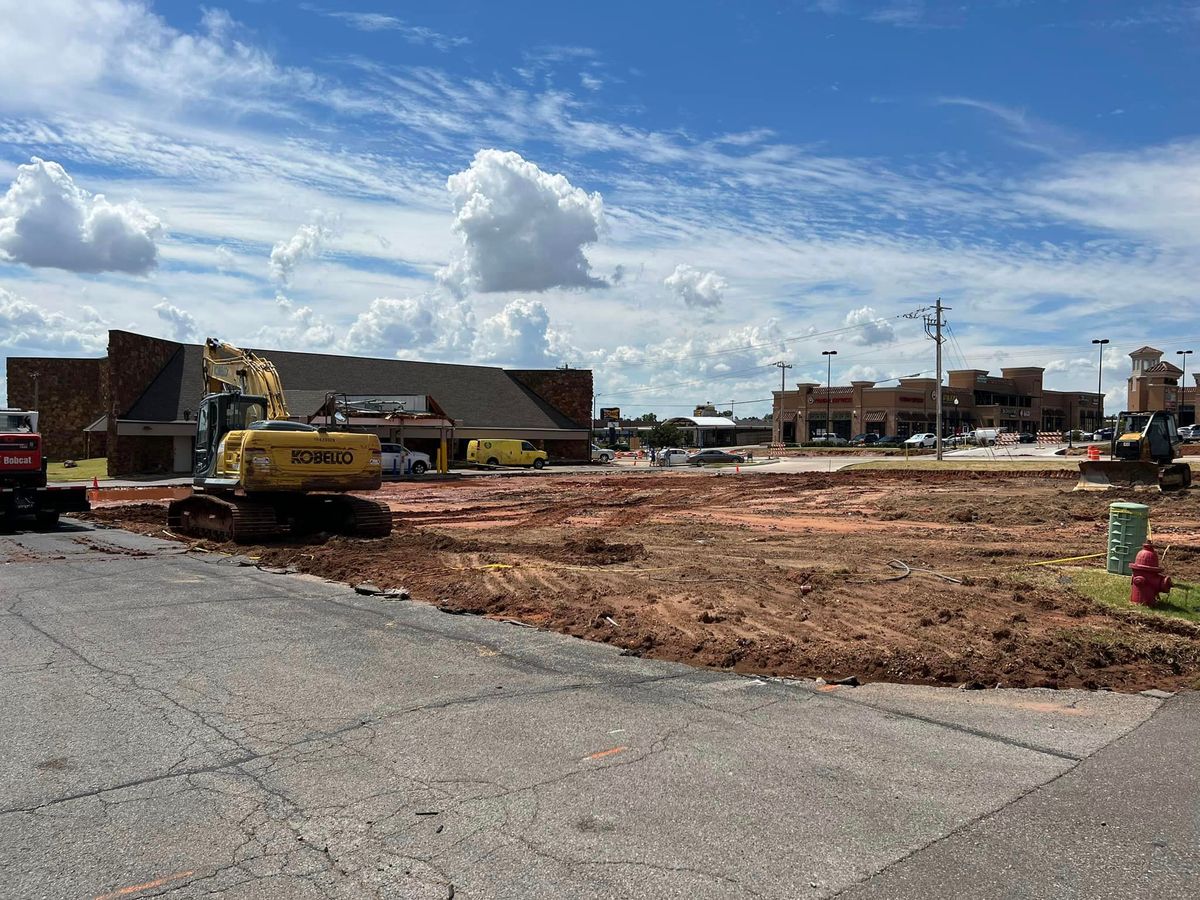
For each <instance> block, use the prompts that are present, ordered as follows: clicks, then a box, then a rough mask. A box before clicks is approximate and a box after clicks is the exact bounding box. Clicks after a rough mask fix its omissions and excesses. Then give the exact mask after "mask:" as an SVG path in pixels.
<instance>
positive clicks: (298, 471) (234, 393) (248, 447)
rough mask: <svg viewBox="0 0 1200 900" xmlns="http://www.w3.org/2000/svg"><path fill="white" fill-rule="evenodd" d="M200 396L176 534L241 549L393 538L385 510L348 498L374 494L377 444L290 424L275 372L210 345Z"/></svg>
mask: <svg viewBox="0 0 1200 900" xmlns="http://www.w3.org/2000/svg"><path fill="white" fill-rule="evenodd" d="M204 390H205V391H206V395H205V397H204V399H203V400H201V401H200V408H199V409H198V410H197V413H196V450H195V457H194V469H193V473H192V474H193V480H192V484H193V492H192V496H190V497H186V498H184V499H182V500H176V501H174V502H172V503H171V505H170V507H169V508H168V510H167V522H168V524H169V526H170V528H171V529H172V530H173V531H176V532H178V533H180V534H186V535H191V536H194V537H207V538H213V539H215V540H220V541H236V542H238V543H252V542H255V541H261V540H269V539H271V538H276V537H282V536H287V535H304V534H312V533H316V532H327V533H334V534H345V535H357V536H360V537H384V536H386V535H388V534H390V533H391V531H392V516H391V512H390V511H389V509H388V507H387V505H386V504H383V503H378V502H376V501H374V500H367V499H364V498H362V497H354V496H351V495H350V494H349V493H347V492H348V491H374V490H378V489H379V486H380V484H381V482H382V474H383V466H382V456H381V453H380V446H379V438H378V437H377V436H376V435H373V434H352V433H347V432H334V431H329V430H327V429H325V428H315V427H313V426H312V425H306V424H304V423H302V422H292V421H290V420H289V417H288V408H287V401H286V400H285V399H284V396H283V387H282V385H281V384H280V381H279V373H278V372H276V371H275V366H274V365H273V364H272V363H271V362H270V361H269V360H267V359H263V358H262V357H260V356H258V355H256V354H254V353H252V352H250V351H248V350H241V349H239V348H237V347H234V346H233V345H232V344H227V343H224V342H222V341H218V340H214V339H213V338H209V339H208V340H207V341H205V343H204Z"/></svg>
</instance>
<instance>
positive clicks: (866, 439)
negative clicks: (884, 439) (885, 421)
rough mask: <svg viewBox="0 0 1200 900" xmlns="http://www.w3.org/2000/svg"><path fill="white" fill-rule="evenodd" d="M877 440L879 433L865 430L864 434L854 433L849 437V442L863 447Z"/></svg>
mask: <svg viewBox="0 0 1200 900" xmlns="http://www.w3.org/2000/svg"><path fill="white" fill-rule="evenodd" d="M878 441H879V435H877V434H872V433H870V432H867V433H866V434H856V435H855V436H854V437H852V438H850V443H851V444H858V445H860V446H864V447H865V446H867V445H868V444H875V443H878Z"/></svg>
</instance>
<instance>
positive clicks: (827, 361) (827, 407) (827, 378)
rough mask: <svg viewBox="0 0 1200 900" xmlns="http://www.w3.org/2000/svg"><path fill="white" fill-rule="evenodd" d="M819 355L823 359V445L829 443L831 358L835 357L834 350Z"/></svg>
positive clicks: (831, 407) (831, 415)
mask: <svg viewBox="0 0 1200 900" xmlns="http://www.w3.org/2000/svg"><path fill="white" fill-rule="evenodd" d="M821 355H822V356H823V357H825V443H827V444H828V443H829V427H830V422H832V421H833V382H832V380H831V379H832V373H833V358H834V357H835V356H837V351H836V350H822V351H821Z"/></svg>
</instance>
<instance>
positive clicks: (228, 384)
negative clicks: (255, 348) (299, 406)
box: [204, 338, 288, 419]
mask: <svg viewBox="0 0 1200 900" xmlns="http://www.w3.org/2000/svg"><path fill="white" fill-rule="evenodd" d="M204 388H205V390H206V391H207V392H208V393H210V394H219V393H221V392H222V391H225V390H228V389H230V388H236V389H237V390H239V391H241V392H242V393H243V394H251V395H254V396H259V397H265V398H266V400H267V418H268V419H286V418H288V408H287V401H286V400H285V399H284V397H283V385H282V384H281V383H280V381H279V373H278V372H276V371H275V366H274V364H273V363H271V361H270V360H266V359H263V358H262V357H261V356H258V355H257V354H255V353H252V352H251V351H249V350H242V349H241V348H239V347H235V346H233V344H227V343H225V342H224V341H218V340H217V339H215V338H209V339H208V340H206V341H205V342H204Z"/></svg>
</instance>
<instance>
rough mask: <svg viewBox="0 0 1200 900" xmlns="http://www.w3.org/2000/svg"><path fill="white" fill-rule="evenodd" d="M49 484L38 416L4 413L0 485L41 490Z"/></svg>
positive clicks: (0, 417) (0, 413)
mask: <svg viewBox="0 0 1200 900" xmlns="http://www.w3.org/2000/svg"><path fill="white" fill-rule="evenodd" d="M45 483H46V458H45V456H43V454H42V436H41V435H40V434H38V431H37V413H35V412H24V411H22V410H13V409H4V410H0V485H3V486H5V487H16V486H18V485H20V486H22V487H40V486H41V485H44V484H45Z"/></svg>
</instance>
